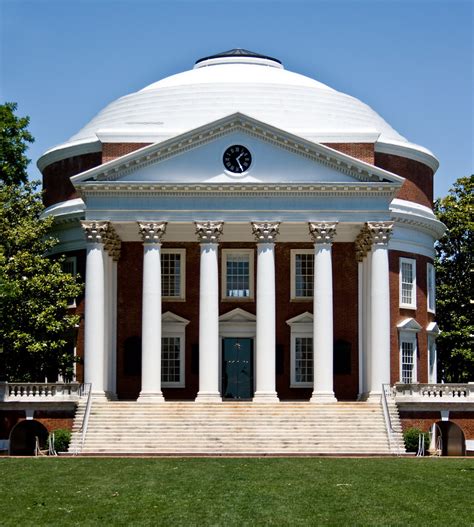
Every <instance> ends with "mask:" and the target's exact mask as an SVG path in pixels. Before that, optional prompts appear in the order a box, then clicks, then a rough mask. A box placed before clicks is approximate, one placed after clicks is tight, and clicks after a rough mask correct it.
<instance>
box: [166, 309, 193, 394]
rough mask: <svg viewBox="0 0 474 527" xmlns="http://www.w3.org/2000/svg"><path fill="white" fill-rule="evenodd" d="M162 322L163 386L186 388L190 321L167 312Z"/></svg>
mask: <svg viewBox="0 0 474 527" xmlns="http://www.w3.org/2000/svg"><path fill="white" fill-rule="evenodd" d="M161 321H162V326H161V327H162V336H161V385H162V386H163V388H184V386H185V378H184V352H185V334H186V326H187V325H188V324H189V320H186V319H185V318H182V317H180V316H179V315H175V314H174V313H171V312H170V311H167V312H166V313H163V315H162V317H161Z"/></svg>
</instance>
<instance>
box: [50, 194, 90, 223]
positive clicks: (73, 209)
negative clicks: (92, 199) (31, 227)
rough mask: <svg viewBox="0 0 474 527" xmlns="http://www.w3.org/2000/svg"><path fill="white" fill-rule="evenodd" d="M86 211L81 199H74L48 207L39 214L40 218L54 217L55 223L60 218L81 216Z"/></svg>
mask: <svg viewBox="0 0 474 527" xmlns="http://www.w3.org/2000/svg"><path fill="white" fill-rule="evenodd" d="M85 210H86V205H85V203H84V201H83V200H82V198H74V199H69V200H66V201H60V202H59V203H54V204H53V205H50V206H49V207H47V208H46V209H44V210H43V212H42V213H41V216H40V218H41V219H42V218H47V217H48V216H54V217H55V218H56V221H57V220H58V219H60V218H61V216H72V215H81V216H82V215H83V214H84V211H85Z"/></svg>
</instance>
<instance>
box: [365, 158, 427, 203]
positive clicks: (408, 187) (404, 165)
mask: <svg viewBox="0 0 474 527" xmlns="http://www.w3.org/2000/svg"><path fill="white" fill-rule="evenodd" d="M375 165H376V166H378V167H380V168H384V169H385V170H388V171H389V172H393V173H394V174H397V175H398V176H402V177H404V178H405V180H406V181H405V182H404V183H403V185H402V188H401V189H400V190H399V191H398V194H397V198H400V199H406V200H408V201H414V202H415V203H419V204H420V205H425V206H426V207H432V204H433V171H432V170H431V168H429V167H427V166H426V165H424V164H423V163H419V162H418V161H414V160H413V159H407V158H405V157H400V156H394V155H392V154H382V153H380V152H375Z"/></svg>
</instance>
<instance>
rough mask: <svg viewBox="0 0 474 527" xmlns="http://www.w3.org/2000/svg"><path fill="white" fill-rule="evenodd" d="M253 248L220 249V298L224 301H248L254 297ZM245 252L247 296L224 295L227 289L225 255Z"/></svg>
mask: <svg viewBox="0 0 474 527" xmlns="http://www.w3.org/2000/svg"><path fill="white" fill-rule="evenodd" d="M254 252H255V251H254V250H253V249H222V251H221V299H222V300H223V301H225V302H249V301H253V300H254V299H255V283H254V282H255V279H254V276H255V270H254V269H255V264H254V259H255V256H254ZM228 254H246V255H248V257H249V296H242V297H237V296H226V291H227V255H228Z"/></svg>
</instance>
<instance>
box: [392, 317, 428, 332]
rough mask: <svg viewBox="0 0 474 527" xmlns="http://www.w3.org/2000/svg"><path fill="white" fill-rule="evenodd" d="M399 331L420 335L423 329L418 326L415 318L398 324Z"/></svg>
mask: <svg viewBox="0 0 474 527" xmlns="http://www.w3.org/2000/svg"><path fill="white" fill-rule="evenodd" d="M397 329H398V331H412V332H415V333H418V332H419V331H421V330H422V329H423V328H422V327H421V326H420V324H418V322H417V321H416V320H415V319H414V318H405V320H402V321H401V322H399V323H398V324H397Z"/></svg>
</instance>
